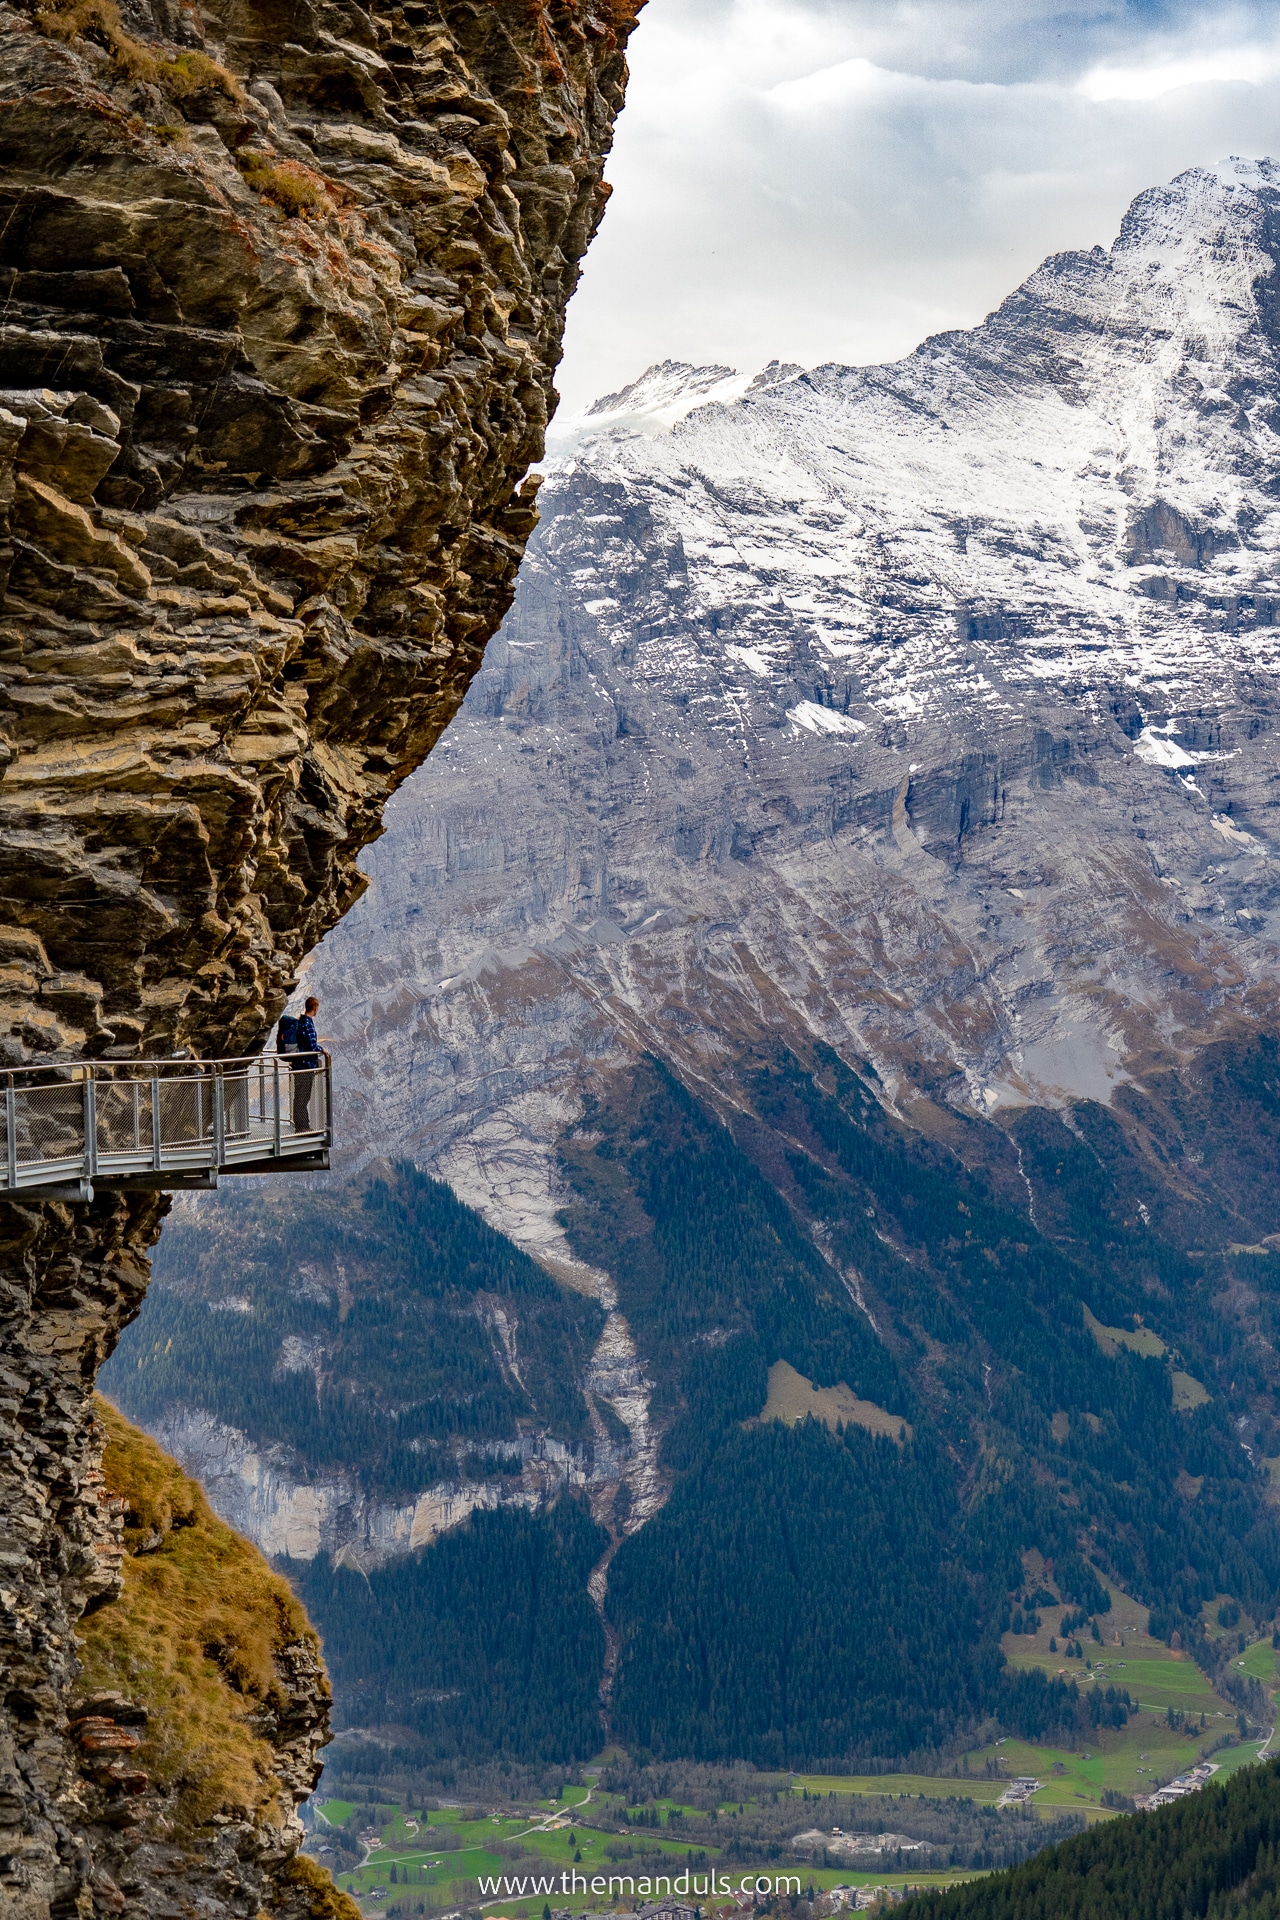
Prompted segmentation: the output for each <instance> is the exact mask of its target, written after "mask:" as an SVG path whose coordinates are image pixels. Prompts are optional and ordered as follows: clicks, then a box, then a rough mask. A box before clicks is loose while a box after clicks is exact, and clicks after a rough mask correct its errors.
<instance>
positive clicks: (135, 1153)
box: [0, 1054, 332, 1200]
mask: <svg viewBox="0 0 1280 1920" xmlns="http://www.w3.org/2000/svg"><path fill="white" fill-rule="evenodd" d="M311 1057H312V1056H302V1055H292V1054H256V1055H254V1056H253V1057H252V1058H249V1059H239V1060H128V1061H115V1060H105V1061H104V1060H77V1061H72V1062H68V1063H66V1064H65V1065H60V1066H47V1067H21V1068H15V1069H13V1070H12V1071H11V1072H6V1073H4V1074H3V1075H2V1076H0V1078H2V1079H3V1111H2V1112H0V1199H15V1198H17V1197H18V1196H21V1197H23V1198H24V1199H25V1198H30V1199H33V1200H39V1199H50V1200H51V1199H72V1200H91V1199H92V1198H93V1191H94V1188H95V1187H103V1186H105V1187H108V1188H121V1187H124V1188H135V1189H136V1188H146V1187H153V1188H154V1187H163V1188H169V1189H177V1188H182V1187H213V1186H216V1185H217V1184H218V1176H219V1175H220V1174H224V1173H273V1172H286V1171H288V1170H290V1169H293V1170H295V1171H310V1170H312V1169H314V1168H319V1167H327V1166H328V1164H329V1158H328V1149H329V1146H330V1145H331V1143H332V1132H331V1125H330V1119H331V1113H332V1085H331V1075H330V1066H329V1059H328V1056H327V1055H324V1054H322V1055H321V1056H320V1058H319V1061H318V1063H317V1065H316V1066H315V1067H314V1068H309V1067H304V1066H303V1065H301V1064H300V1063H301V1061H302V1060H303V1059H306V1058H311Z"/></svg>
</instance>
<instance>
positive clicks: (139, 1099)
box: [94, 1080, 151, 1153]
mask: <svg viewBox="0 0 1280 1920" xmlns="http://www.w3.org/2000/svg"><path fill="white" fill-rule="evenodd" d="M94 1094H95V1098H96V1103H97V1113H98V1152H99V1153H141V1152H143V1151H144V1150H145V1149H146V1148H149V1147H150V1145H151V1087H150V1083H149V1082H144V1081H141V1080H125V1081H119V1080H116V1081H111V1080H106V1081H99V1082H98V1083H97V1085H96V1086H95V1088H94Z"/></svg>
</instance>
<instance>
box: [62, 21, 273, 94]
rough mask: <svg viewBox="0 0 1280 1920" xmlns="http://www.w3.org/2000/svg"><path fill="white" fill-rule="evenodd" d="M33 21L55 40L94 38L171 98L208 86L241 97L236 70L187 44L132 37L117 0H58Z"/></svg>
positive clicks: (131, 73)
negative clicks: (174, 47)
mask: <svg viewBox="0 0 1280 1920" xmlns="http://www.w3.org/2000/svg"><path fill="white" fill-rule="evenodd" d="M36 22H37V24H38V25H39V27H40V28H41V29H42V31H43V32H45V33H47V34H49V36H50V37H51V38H52V39H54V40H63V41H66V42H68V43H70V42H72V41H74V40H81V39H89V40H94V41H96V42H97V43H98V45H99V46H102V47H105V48H106V50H107V52H108V53H109V54H110V55H111V58H112V60H113V61H114V62H115V64H116V66H117V67H119V69H120V71H121V72H122V73H123V74H126V75H127V76H128V78H129V79H130V80H141V81H145V82H147V83H148V84H150V85H151V86H155V87H159V88H160V89H161V90H162V92H164V93H167V94H168V95H169V96H170V98H171V99H174V100H191V99H194V98H195V96H196V95H197V94H200V93H207V92H210V91H212V92H215V93H224V94H225V95H226V96H227V98H228V99H229V100H235V101H237V102H240V101H243V99H244V89H243V88H242V87H241V85H240V82H239V81H238V80H237V79H236V78H235V76H234V74H230V73H228V72H227V69H226V68H225V67H223V66H220V65H219V64H218V62H217V61H216V60H211V59H210V57H209V55H208V54H207V53H201V52H199V51H198V50H196V49H191V48H184V49H183V50H182V51H180V52H178V51H170V50H169V49H167V48H165V49H157V48H155V47H152V46H148V45H147V44H146V43H145V42H144V41H142V40H136V39H135V38H134V36H133V35H132V34H131V33H128V32H126V30H125V27H124V23H123V21H122V20H121V18H120V9H119V7H118V6H116V4H115V0H63V4H62V5H59V6H52V7H45V8H42V9H41V11H40V12H39V13H37V15H36Z"/></svg>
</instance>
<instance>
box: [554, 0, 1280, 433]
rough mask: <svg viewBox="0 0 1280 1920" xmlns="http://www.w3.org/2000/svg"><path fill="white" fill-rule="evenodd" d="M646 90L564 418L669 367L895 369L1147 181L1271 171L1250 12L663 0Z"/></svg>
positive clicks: (970, 0) (643, 22)
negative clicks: (832, 363)
mask: <svg viewBox="0 0 1280 1920" xmlns="http://www.w3.org/2000/svg"><path fill="white" fill-rule="evenodd" d="M632 75H633V77H632V88H631V96H630V102H629V105H628V107H627V109H626V112H625V113H624V114H623V117H622V120H621V123H620V125H619V129H618V136H617V144H616V146H615V150H614V155H613V159H612V161H611V164H610V167H609V177H610V179H611V181H612V182H613V185H614V189H615V191H614V197H613V200H612V202H611V203H610V206H609V210H608V212H607V214H606V217H605V222H604V226H603V228H602V231H601V233H600V235H599V237H598V238H597V240H596V243H595V246H594V248H593V249H592V252H591V255H590V256H589V258H588V262H587V267H586V271H585V274H584V277H583V283H582V286H581V288H580V290H579V292H578V295H577V298H576V300H575V302H574V305H573V307H572V309H571V311H570V319H569V330H568V336H567V356H566V362H565V365H564V367H563V368H562V371H561V377H560V382H559V384H560V386H561V390H562V392H563V393H564V395H565V402H566V409H567V410H572V409H573V408H577V407H580V406H582V405H584V404H585V403H587V402H588V401H590V400H591V399H593V398H594V397H595V396H596V395H598V394H600V393H603V392H606V391H608V390H610V389H614V388H618V387H620V386H623V385H625V384H626V383H627V382H628V381H630V380H632V379H634V378H635V376H636V375H637V374H638V373H639V372H641V371H642V370H643V368H644V367H646V366H647V365H649V364H650V363H651V362H653V361H656V360H663V359H666V358H671V359H680V360H689V361H693V362H695V363H703V362H713V361H716V362H721V363H726V364H729V365H734V366H737V367H739V368H741V369H742V370H743V371H745V372H753V371H755V370H756V369H757V368H758V367H760V366H762V365H763V364H764V363H765V362H766V361H767V360H770V359H773V358H774V357H777V358H780V359H784V360H795V361H800V362H802V363H804V364H807V365H814V364H817V363H820V362H822V361H824V360H845V361H852V362H869V361H871V362H873V361H877V360H884V359H892V358H896V357H897V356H898V355H900V354H902V353H905V352H908V351H909V350H910V349H911V348H912V347H913V346H914V345H915V344H916V343H917V342H918V341H919V340H920V339H921V338H923V337H924V335H925V334H927V333H931V332H937V331H941V330H943V329H945V328H948V327H954V326H968V325H972V324H973V323H974V322H976V321H977V320H980V319H981V318H982V316H983V314H984V313H986V312H988V311H989V310H990V309H991V308H992V307H993V306H995V305H997V304H998V302H999V301H1000V300H1001V299H1002V298H1003V297H1004V295H1005V294H1006V293H1008V292H1009V291H1010V290H1011V289H1012V288H1013V287H1014V286H1016V285H1017V283H1018V282H1019V281H1020V280H1021V279H1023V278H1024V277H1025V276H1026V274H1027V273H1029V272H1030V271H1031V270H1032V268H1034V267H1035V266H1036V265H1037V264H1038V263H1039V261H1040V260H1041V259H1042V258H1043V257H1044V256H1045V255H1046V254H1048V253H1052V252H1058V251H1062V250H1065V249H1068V248H1073V247H1090V246H1093V245H1094V244H1095V243H1097V242H1099V241H1101V242H1103V243H1104V244H1105V243H1109V242H1110V240H1111V238H1112V237H1113V236H1114V233H1115V231H1116V228H1117V226H1118V224H1119V220H1120V216H1121V214H1122V213H1123V212H1124V209H1125V207H1126V206H1127V205H1128V203H1129V201H1130V200H1131V199H1132V198H1133V196H1134V195H1135V194H1136V193H1138V192H1140V191H1141V190H1142V189H1143V188H1144V187H1147V186H1151V185H1153V184H1155V183H1156V182H1158V181H1161V180H1164V179H1168V178H1171V177H1172V175H1173V174H1175V173H1178V172H1180V171H1182V169H1183V168H1185V167H1188V166H1194V165H1209V164H1212V163H1213V162H1214V161H1216V160H1219V159H1221V158H1222V157H1223V156H1224V155H1226V154H1228V153H1239V154H1244V155H1246V156H1250V157H1257V156H1260V155H1262V154H1266V153H1271V154H1277V155H1280V39H1278V38H1277V37H1276V26H1275V15H1274V11H1273V10H1271V9H1270V8H1264V7H1261V6H1258V7H1249V6H1241V7H1234V8H1232V7H1218V8H1215V9H1212V10H1211V11H1206V10H1205V9H1203V8H1200V9H1193V8H1189V7H1179V6H1176V5H1173V6H1170V5H1165V6H1159V5H1157V6H1152V5H1151V4H1149V0H1143V4H1140V5H1139V4H1134V5H1131V6H1125V5H1123V4H1121V3H1120V0H1115V3H1114V4H1111V5H1109V6H1108V5H1107V4H1106V3H1105V0H1104V4H1102V5H1101V6H1100V5H1098V4H1096V3H1095V0H1079V4H1073V3H1072V0H1043V3H1041V0H650V4H649V6H648V7H647V8H646V10H645V12H644V13H643V14H642V15H641V18H640V25H639V28H638V30H637V32H636V35H635V37H634V39H633V41H632Z"/></svg>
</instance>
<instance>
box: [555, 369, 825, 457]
mask: <svg viewBox="0 0 1280 1920" xmlns="http://www.w3.org/2000/svg"><path fill="white" fill-rule="evenodd" d="M802 371H803V369H802V368H800V367H797V366H792V365H790V364H789V363H784V362H783V361H780V360H771V361H770V362H769V365H768V366H767V367H765V368H763V370H762V371H761V372H760V373H758V374H756V376H755V378H754V379H752V377H751V376H750V375H749V374H744V373H738V372H736V371H735V369H734V368H733V367H721V366H708V367H695V366H691V365H690V364H689V362H688V361H686V360H662V361H659V362H658V363H657V364H656V365H654V366H652V367H648V368H647V369H646V370H645V372H644V373H642V374H641V375H640V377H639V379H638V380H633V381H632V382H631V384H630V385H629V386H626V387H622V388H620V389H619V390H618V392H617V393H606V394H605V395H604V396H603V397H602V398H601V399H599V400H596V401H595V402H593V404H592V405H591V406H589V407H588V408H587V409H586V411H585V412H584V413H580V414H577V415H575V416H573V417H571V418H570V419H569V420H567V421H565V422H564V423H563V425H561V426H558V427H553V428H552V430H551V433H550V434H549V436H548V439H549V443H550V446H551V449H552V453H553V456H554V457H555V458H556V459H557V460H565V459H568V458H570V457H571V456H572V455H573V454H574V453H575V452H576V451H577V449H578V448H579V447H582V446H585V445H586V444H587V443H588V442H590V441H592V440H598V439H603V438H609V439H627V438H642V439H643V438H652V437H654V436H655V435H658V434H665V433H670V432H671V430H672V428H673V427H676V426H678V425H679V423H680V422H681V421H682V420H685V419H687V418H688V416H689V415H690V414H691V413H693V412H694V411H695V410H696V409H697V408H699V407H705V406H712V405H715V404H716V403H719V404H721V405H724V404H726V403H728V402H730V401H733V400H738V399H741V397H742V396H743V395H744V394H752V393H762V392H764V391H765V389H766V388H769V387H774V386H778V385H780V384H781V383H782V382H784V381H787V380H793V379H794V378H795V377H796V375H797V374H799V373H801V372H802Z"/></svg>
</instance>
